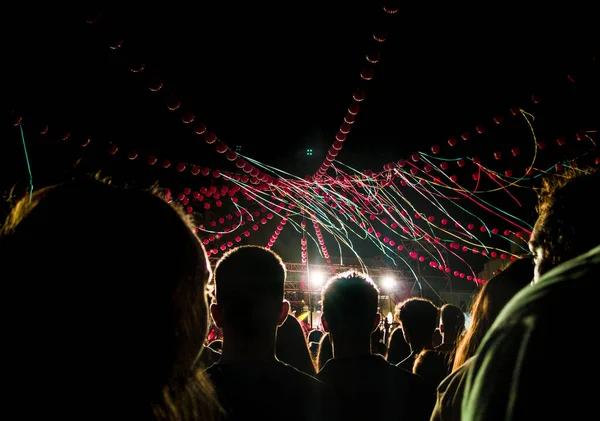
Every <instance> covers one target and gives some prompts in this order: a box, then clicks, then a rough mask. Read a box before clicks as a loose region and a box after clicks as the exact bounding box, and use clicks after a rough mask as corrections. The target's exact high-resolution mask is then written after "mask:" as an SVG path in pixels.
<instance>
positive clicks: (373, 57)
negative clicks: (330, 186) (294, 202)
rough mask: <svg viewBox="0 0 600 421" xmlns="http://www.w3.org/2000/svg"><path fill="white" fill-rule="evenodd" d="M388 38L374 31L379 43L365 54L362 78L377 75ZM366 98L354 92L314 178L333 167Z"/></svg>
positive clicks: (392, 10)
mask: <svg viewBox="0 0 600 421" xmlns="http://www.w3.org/2000/svg"><path fill="white" fill-rule="evenodd" d="M383 10H384V12H385V13H387V14H390V15H393V14H395V13H396V12H397V11H398V7H397V6H395V5H393V6H385V7H384V8H383ZM386 38H387V34H386V33H385V32H374V33H373V40H375V42H376V43H377V45H376V48H374V49H373V50H372V51H369V52H368V53H367V54H366V56H365V59H366V61H367V63H368V64H367V66H366V67H364V68H363V69H362V70H361V72H360V78H361V79H362V80H363V81H369V80H371V79H373V77H374V75H375V68H374V67H373V66H374V65H375V64H377V63H378V62H379V59H380V49H379V45H378V44H381V43H382V42H384V41H385V40H386ZM364 99H365V91H364V90H363V89H361V88H359V89H357V90H356V91H355V92H354V94H353V95H352V102H351V103H350V105H349V106H348V109H347V112H346V116H345V117H344V121H343V123H342V125H341V126H340V128H339V130H338V132H337V134H336V135H335V140H334V141H333V144H332V145H331V147H330V148H329V151H327V155H326V156H325V159H324V160H323V162H322V163H321V166H320V167H319V169H318V170H317V172H316V173H315V177H314V178H316V179H321V178H322V177H323V176H324V175H325V174H326V173H327V170H328V169H329V167H331V165H332V163H333V161H335V159H336V157H337V155H338V154H339V152H340V151H341V150H342V147H343V145H344V141H345V140H346V137H347V136H348V133H350V129H351V127H352V124H353V123H354V121H355V120H356V116H357V114H358V113H359V111H360V103H361V102H362V101H363V100H364Z"/></svg>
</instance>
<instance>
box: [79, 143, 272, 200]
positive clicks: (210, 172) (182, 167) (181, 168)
mask: <svg viewBox="0 0 600 421" xmlns="http://www.w3.org/2000/svg"><path fill="white" fill-rule="evenodd" d="M88 143H89V139H88ZM82 146H87V143H85V144H82ZM118 152H119V147H118V146H117V145H116V144H110V145H109V147H108V153H109V154H111V155H116V154H117V153H118ZM127 158H128V159H129V160H130V161H134V160H136V159H138V158H140V156H139V155H138V154H137V152H135V151H131V152H129V153H128V154H127ZM146 162H147V164H148V165H151V166H154V165H156V166H159V167H161V168H163V169H168V168H174V169H175V170H176V171H178V172H181V173H183V172H189V173H190V174H192V175H193V176H197V175H202V176H205V177H208V176H211V177H213V178H220V177H223V178H224V179H225V180H233V181H236V182H239V183H244V184H247V183H250V184H258V183H260V182H259V181H258V179H256V178H254V177H252V178H250V177H249V176H248V175H247V174H238V173H230V172H229V171H221V170H219V169H211V168H208V167H201V166H199V165H194V164H188V163H184V162H178V163H176V164H175V165H173V163H172V162H171V161H170V160H168V159H159V158H157V157H156V156H155V155H148V157H147V158H146ZM232 188H233V187H232ZM257 188H258V189H259V190H268V189H269V186H268V185H267V184H265V183H260V184H258V187H257ZM238 189H239V188H238ZM236 191H237V190H236ZM231 196H232V195H231Z"/></svg>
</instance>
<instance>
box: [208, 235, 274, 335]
mask: <svg viewBox="0 0 600 421" xmlns="http://www.w3.org/2000/svg"><path fill="white" fill-rule="evenodd" d="M285 279H286V269H285V264H284V263H283V261H282V260H281V258H280V257H279V256H278V255H277V254H276V253H274V252H273V251H271V250H268V249H266V248H264V247H260V246H241V247H236V248H234V249H232V250H230V251H229V252H227V253H226V254H225V255H223V257H221V259H219V261H218V262H217V265H216V267H215V270H214V280H215V300H216V302H217V303H218V304H219V306H220V307H221V308H222V309H223V319H224V323H225V324H226V325H227V326H228V327H229V329H231V331H234V332H235V333H236V334H237V335H242V336H245V337H252V336H255V335H256V334H257V333H258V332H262V331H264V329H265V328H266V329H269V328H270V327H272V325H274V324H277V323H276V321H277V318H278V317H279V314H280V312H281V303H282V302H283V293H284V287H285Z"/></svg>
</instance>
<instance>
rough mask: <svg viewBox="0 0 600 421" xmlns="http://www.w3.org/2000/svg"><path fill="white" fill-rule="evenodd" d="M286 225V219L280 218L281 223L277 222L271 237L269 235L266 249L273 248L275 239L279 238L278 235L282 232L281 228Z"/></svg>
mask: <svg viewBox="0 0 600 421" xmlns="http://www.w3.org/2000/svg"><path fill="white" fill-rule="evenodd" d="M286 223H287V217H286V218H281V221H279V225H277V228H275V231H274V232H273V235H271V238H270V239H269V242H268V243H267V245H266V248H267V249H271V247H273V244H275V241H277V238H278V237H279V234H280V233H281V231H283V227H284V226H285V224H286Z"/></svg>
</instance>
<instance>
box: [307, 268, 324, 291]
mask: <svg viewBox="0 0 600 421" xmlns="http://www.w3.org/2000/svg"><path fill="white" fill-rule="evenodd" d="M310 283H311V285H312V286H313V287H315V288H320V287H322V286H323V284H324V283H325V274H324V273H323V272H311V274H310Z"/></svg>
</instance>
